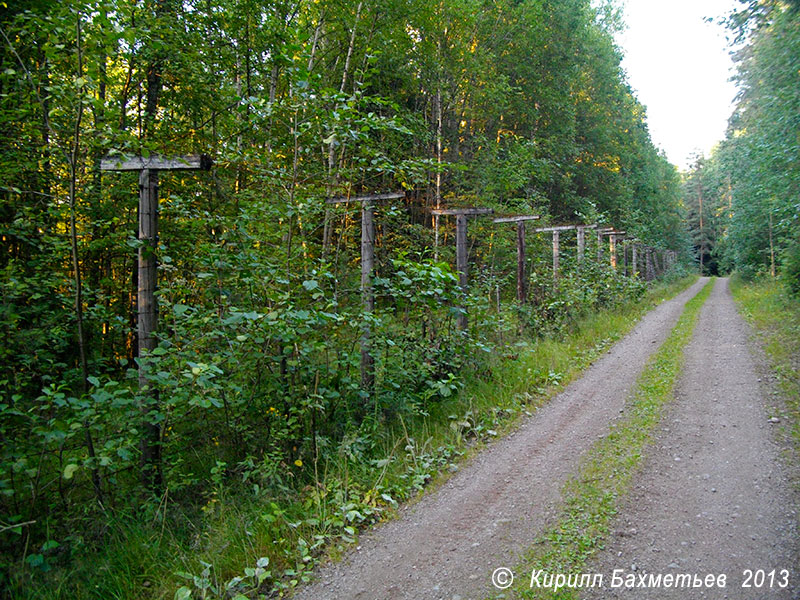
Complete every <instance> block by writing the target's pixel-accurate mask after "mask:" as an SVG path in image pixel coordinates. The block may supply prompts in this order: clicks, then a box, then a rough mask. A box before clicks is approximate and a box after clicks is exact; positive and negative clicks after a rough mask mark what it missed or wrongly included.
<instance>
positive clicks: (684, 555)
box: [582, 279, 800, 600]
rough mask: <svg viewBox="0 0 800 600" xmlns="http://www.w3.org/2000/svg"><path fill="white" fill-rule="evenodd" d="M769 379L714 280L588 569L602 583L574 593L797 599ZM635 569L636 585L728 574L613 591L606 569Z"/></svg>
mask: <svg viewBox="0 0 800 600" xmlns="http://www.w3.org/2000/svg"><path fill="white" fill-rule="evenodd" d="M751 346H752V348H751ZM765 372H766V368H765V366H764V363H763V358H762V356H761V355H760V352H759V351H758V349H757V348H756V347H755V345H754V344H753V343H752V342H751V341H750V330H749V328H748V326H747V324H746V323H745V322H744V321H743V320H742V319H741V317H740V316H739V315H738V313H737V312H736V308H735V305H734V303H733V300H732V298H731V295H730V291H729V289H728V281H727V279H720V280H717V282H716V285H715V287H714V290H713V291H712V293H711V296H710V297H709V299H708V301H707V302H706V304H705V306H704V307H703V309H702V311H701V313H700V319H699V321H698V325H697V328H696V329H695V332H694V337H693V339H692V341H691V342H690V343H689V345H688V346H687V348H686V363H685V367H684V370H683V374H682V376H681V378H680V380H679V382H678V387H677V390H676V401H675V402H674V403H673V404H672V405H671V407H670V408H669V410H668V412H667V414H666V416H665V418H664V419H663V421H662V426H661V428H660V431H659V432H658V437H657V439H656V441H655V443H654V445H653V446H652V447H651V451H650V453H649V455H648V456H647V457H646V458H645V461H644V464H643V466H642V469H641V472H640V473H639V475H638V476H637V477H636V478H635V479H634V487H633V490H632V492H631V494H630V495H629V496H628V497H627V499H626V500H625V501H624V502H623V505H622V508H621V510H620V513H619V515H618V516H617V518H616V521H615V523H614V524H613V525H612V530H613V531H614V532H615V533H614V534H613V535H611V536H610V539H609V540H608V541H607V543H606V548H605V550H604V551H603V552H601V553H600V554H599V555H598V556H597V557H596V559H595V560H594V561H593V563H591V564H590V565H588V566H587V568H586V571H587V572H593V573H603V574H604V577H605V584H604V586H603V588H601V589H595V590H591V591H585V592H584V593H583V594H582V597H584V598H604V599H607V598H621V597H625V598H636V599H637V600H638V599H640V598H644V599H647V598H657V599H659V600H661V599H670V598H681V599H691V598H728V599H731V600H733V599H751V598H752V599H762V598H763V599H769V600H773V599H774V600H784V599H785V600H789V599H797V598H800V543H798V512H797V511H798V508H799V507H800V502H799V501H798V500H799V499H798V493H797V488H796V487H794V486H793V485H792V483H791V481H792V480H793V479H794V478H795V474H794V473H793V472H792V470H791V468H790V465H788V464H785V463H784V460H783V458H782V455H781V448H782V447H786V446H787V445H788V443H787V441H786V440H785V439H784V436H785V435H786V432H785V431H781V430H780V428H781V427H782V426H781V425H779V423H780V419H778V418H776V417H770V416H769V415H770V413H771V412H774V409H773V408H771V407H768V406H767V403H768V402H770V403H774V396H773V395H771V394H770V390H769V389H768V387H766V386H768V379H769V377H768V376H765ZM762 379H763V380H764V381H762ZM678 459H680V460H678ZM621 532H625V533H624V534H623V533H621ZM631 532H633V533H631ZM632 564H636V566H637V569H638V570H639V573H637V583H638V575H639V574H647V575H648V577H649V575H650V574H652V575H653V576H654V577H655V576H658V575H659V574H662V575H663V574H667V573H673V574H677V573H691V574H692V575H694V574H698V575H699V576H702V577H706V576H707V575H710V574H713V575H715V576H717V577H718V576H719V575H725V578H726V586H725V587H724V588H722V587H719V586H717V585H714V586H712V587H701V588H693V589H685V588H684V589H666V588H665V587H664V586H661V587H652V588H648V587H645V588H635V589H627V588H625V587H621V588H617V589H611V587H610V584H611V578H612V575H613V571H614V570H615V569H623V570H625V573H624V574H623V575H622V576H623V577H625V576H627V574H628V573H629V566H630V565H632ZM783 569H786V570H787V571H789V574H788V578H787V579H788V586H786V587H784V588H782V587H781V585H780V584H782V583H783V581H784V578H783V576H782V574H781V571H782V570H783ZM748 570H750V571H752V572H753V574H754V577H752V578H751V580H750V584H751V586H753V585H754V584H756V583H759V582H760V581H761V577H760V576H758V575H757V571H758V570H762V571H763V572H764V575H765V577H764V579H763V583H762V585H761V586H760V587H749V588H745V587H743V584H744V583H745V582H746V581H745V580H746V578H747V571H748ZM773 570H775V575H774V576H773V577H770V572H771V571H773ZM648 580H649V579H648ZM770 584H772V585H770Z"/></svg>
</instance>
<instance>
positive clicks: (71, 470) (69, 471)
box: [64, 463, 80, 479]
mask: <svg viewBox="0 0 800 600" xmlns="http://www.w3.org/2000/svg"><path fill="white" fill-rule="evenodd" d="M79 468H80V467H79V466H78V465H76V464H74V463H70V464H68V465H67V466H66V467H64V479H72V476H73V475H75V471H77V470H78V469H79Z"/></svg>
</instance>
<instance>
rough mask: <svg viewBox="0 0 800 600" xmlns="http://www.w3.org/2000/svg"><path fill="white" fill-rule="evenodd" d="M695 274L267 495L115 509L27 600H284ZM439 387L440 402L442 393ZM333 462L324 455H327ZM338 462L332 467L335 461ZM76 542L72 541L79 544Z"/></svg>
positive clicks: (304, 470) (577, 329)
mask: <svg viewBox="0 0 800 600" xmlns="http://www.w3.org/2000/svg"><path fill="white" fill-rule="evenodd" d="M693 281H694V278H693V277H683V278H676V279H673V280H672V281H671V282H669V283H660V284H658V285H656V286H655V287H653V288H651V289H650V290H649V291H648V292H647V294H646V295H645V296H644V297H643V298H642V299H640V300H638V301H635V302H628V303H626V304H622V305H618V306H616V307H614V308H612V309H605V310H601V311H598V312H597V313H594V314H591V315H587V316H585V317H583V318H581V319H579V320H577V321H576V322H575V323H574V324H573V325H571V326H570V327H569V329H568V331H567V332H566V333H564V334H563V335H559V338H558V339H555V338H542V339H537V340H531V341H526V342H516V343H514V344H513V345H509V346H507V347H506V348H505V351H503V352H498V353H496V355H495V356H493V357H492V358H491V359H490V360H489V366H488V369H487V370H485V371H483V372H481V373H478V374H475V375H473V376H471V377H470V378H468V379H466V380H464V381H463V382H455V381H454V382H452V383H451V384H450V385H449V387H448V389H447V390H443V391H442V390H437V394H438V395H439V397H440V401H438V402H436V403H431V404H429V405H428V406H427V407H426V408H425V410H422V411H420V412H421V414H419V415H416V416H409V417H407V418H403V417H402V416H401V417H400V418H398V419H397V423H396V424H395V425H393V426H391V427H386V423H377V422H375V423H374V424H373V425H372V426H370V420H369V419H367V420H366V421H365V425H364V426H362V427H361V428H360V429H359V430H358V431H357V432H355V433H352V434H348V435H346V436H345V438H344V439H343V440H342V442H341V443H340V444H339V446H338V447H337V448H316V451H317V454H316V455H312V456H308V457H304V459H305V460H301V459H298V460H296V461H295V462H294V463H293V464H292V465H289V467H290V468H289V470H288V471H287V472H286V473H284V474H283V475H282V480H281V483H280V485H278V486H276V487H275V488H274V489H271V490H269V491H267V490H263V489H258V485H257V484H255V483H252V481H251V480H249V479H248V477H247V474H246V473H243V474H242V482H241V483H240V484H238V485H237V484H236V483H235V482H231V481H230V479H229V478H226V477H224V476H223V475H224V474H225V464H224V463H219V464H218V465H217V469H216V471H214V470H213V469H212V479H213V478H214V473H215V472H216V473H217V474H218V476H217V479H216V480H215V481H214V483H215V485H214V488H213V491H212V493H210V494H209V495H208V496H207V498H206V500H205V502H204V503H200V508H199V509H191V510H190V509H187V508H186V507H185V506H184V505H181V504H180V503H173V502H170V499H169V498H168V497H164V498H163V500H162V502H161V504H160V505H158V506H153V507H152V508H151V510H150V511H149V513H148V514H145V515H142V513H141V512H136V513H131V514H126V513H124V512H117V513H115V514H114V515H113V516H111V515H110V516H109V518H108V520H107V522H106V523H104V524H103V526H104V527H105V528H106V529H107V530H106V534H105V540H106V543H105V545H104V547H103V549H102V552H101V553H100V554H97V553H96V552H95V551H94V549H92V550H91V551H89V549H87V551H86V552H85V553H84V554H81V545H80V543H79V540H80V536H81V535H82V534H83V532H81V531H76V532H75V538H76V539H75V540H72V543H71V552H72V560H71V561H70V564H71V565H72V566H71V567H70V569H68V570H55V569H54V570H52V571H51V572H49V573H48V572H47V571H48V562H49V561H55V560H56V559H57V557H58V553H59V547H58V545H57V544H56V545H55V546H51V547H48V548H31V549H30V551H29V556H33V557H34V558H33V560H35V561H40V564H39V565H38V567H39V569H40V570H41V571H42V572H43V573H44V575H45V576H44V577H43V578H42V582H43V584H44V583H46V585H41V586H35V587H34V586H29V587H28V588H27V589H26V590H24V591H18V594H17V595H16V596H15V597H18V598H66V597H69V598H103V599H106V598H119V599H134V598H167V599H173V598H174V599H178V600H187V599H189V598H192V597H196V598H204V599H206V600H213V599H221V598H226V599H228V598H231V599H234V600H243V599H245V598H248V599H253V598H263V597H267V596H269V597H275V596H283V595H286V594H287V593H288V592H289V591H290V590H291V589H293V588H294V587H296V586H297V585H299V584H300V583H301V582H303V581H307V580H308V579H309V578H310V575H311V571H312V569H313V567H314V566H315V565H317V564H318V563H319V562H321V561H324V560H327V559H336V558H337V557H338V556H339V555H341V553H342V552H344V551H345V550H346V549H347V548H348V547H349V546H351V545H352V544H353V543H354V542H355V541H356V539H357V537H358V533H359V531H360V530H362V529H364V528H365V527H368V526H369V525H371V524H372V523H375V522H377V521H380V520H384V519H388V518H392V515H393V514H394V511H395V508H396V507H397V506H398V504H399V503H400V502H404V501H409V500H411V499H413V498H414V497H415V496H416V495H418V494H419V493H420V492H421V491H422V490H423V489H425V488H430V487H432V486H435V485H437V484H438V483H440V482H442V481H444V480H445V479H446V477H447V476H448V475H449V474H450V473H451V472H454V471H456V470H457V469H458V464H459V463H460V462H462V461H463V460H464V459H465V458H466V457H468V456H469V455H471V454H472V453H474V452H476V451H477V450H478V449H480V448H481V447H482V446H483V445H484V444H485V443H487V442H490V441H491V440H492V439H494V438H495V437H498V436H501V435H503V434H504V433H505V432H507V431H508V430H510V429H511V428H513V427H514V426H515V425H516V424H517V423H518V421H519V419H518V418H519V417H521V416H522V415H524V414H526V413H527V414H530V412H531V411H533V410H535V408H536V407H537V406H539V405H541V404H542V403H544V402H545V401H546V400H547V399H548V398H549V397H551V396H552V395H553V394H554V393H555V392H556V391H557V390H558V389H560V388H561V387H562V386H563V385H565V384H566V383H568V382H569V381H571V380H572V379H574V378H575V377H576V376H577V375H578V374H580V372H581V371H582V370H583V369H585V368H586V367H587V366H588V365H589V364H591V363H592V362H593V361H594V360H595V359H596V358H597V357H598V356H600V355H601V354H602V353H603V352H604V351H605V350H606V349H607V348H608V347H609V346H610V345H611V344H613V343H614V342H615V341H616V340H618V339H619V338H620V337H622V336H623V335H624V334H625V333H626V332H628V331H629V330H630V329H631V328H632V327H633V325H634V324H635V323H636V322H637V321H638V319H639V318H640V317H641V316H642V315H643V314H644V313H646V312H647V311H648V310H650V309H651V308H652V307H653V306H655V305H656V304H658V303H659V302H662V301H663V300H665V299H667V298H669V297H671V296H673V295H675V294H677V293H678V292H679V291H681V290H682V289H685V288H686V287H688V285H690V284H691V283H692V282H693ZM443 392H444V393H443ZM323 456H324V457H326V458H324V459H323V458H322V457H323ZM331 457H332V458H331ZM76 540H77V541H76Z"/></svg>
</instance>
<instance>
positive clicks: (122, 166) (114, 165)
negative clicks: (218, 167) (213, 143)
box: [100, 154, 214, 171]
mask: <svg viewBox="0 0 800 600" xmlns="http://www.w3.org/2000/svg"><path fill="white" fill-rule="evenodd" d="M213 164H214V161H213V160H212V159H211V157H210V156H208V155H207V154H192V155H189V156H178V157H167V156H161V155H158V154H151V155H150V156H108V157H106V158H104V159H102V160H101V161H100V170H101V171H142V170H144V169H150V170H151V171H180V170H185V171H208V170H210V169H211V166H212V165H213Z"/></svg>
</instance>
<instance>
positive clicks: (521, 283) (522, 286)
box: [492, 215, 539, 304]
mask: <svg viewBox="0 0 800 600" xmlns="http://www.w3.org/2000/svg"><path fill="white" fill-rule="evenodd" d="M538 218H539V215H524V216H520V217H498V218H497V219H494V220H493V221H492V222H493V223H516V224H517V302H519V303H520V304H525V303H526V302H527V301H528V279H527V277H526V275H525V221H534V220H536V219H538Z"/></svg>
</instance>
